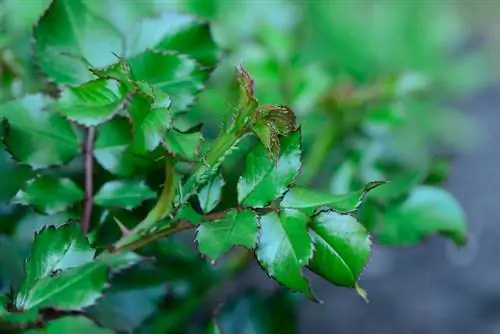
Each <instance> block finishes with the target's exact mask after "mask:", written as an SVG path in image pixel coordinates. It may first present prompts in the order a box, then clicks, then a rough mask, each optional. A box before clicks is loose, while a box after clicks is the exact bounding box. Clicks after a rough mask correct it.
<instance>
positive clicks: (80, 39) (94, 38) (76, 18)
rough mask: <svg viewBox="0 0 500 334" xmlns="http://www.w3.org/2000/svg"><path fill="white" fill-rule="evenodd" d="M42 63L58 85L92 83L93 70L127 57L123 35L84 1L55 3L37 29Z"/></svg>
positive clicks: (55, 1)
mask: <svg viewBox="0 0 500 334" xmlns="http://www.w3.org/2000/svg"><path fill="white" fill-rule="evenodd" d="M33 34H34V38H35V54H36V57H37V61H38V64H39V65H40V67H41V68H42V70H43V71H44V72H45V74H47V75H48V76H49V77H50V78H51V79H52V80H54V81H55V82H56V83H58V84H68V85H78V84H82V83H84V82H87V81H90V80H92V78H93V75H92V74H91V73H90V72H89V70H88V68H89V67H103V66H107V65H110V64H112V63H114V62H115V61H116V56H115V55H114V54H113V53H115V54H118V55H121V54H123V48H124V41H123V38H122V36H121V35H120V33H119V32H118V31H117V30H116V29H115V28H114V27H113V26H112V25H111V24H110V23H109V22H107V21H106V20H104V19H103V18H101V17H98V16H96V15H94V14H92V13H91V12H90V11H89V10H88V8H87V7H86V6H85V5H84V4H83V3H82V1H80V0H53V1H52V3H51V5H50V7H49V9H48V10H47V11H46V12H45V14H44V15H43V16H42V17H41V19H40V21H39V22H38V24H37V25H36V26H35V28H34V30H33Z"/></svg>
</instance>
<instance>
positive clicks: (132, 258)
mask: <svg viewBox="0 0 500 334" xmlns="http://www.w3.org/2000/svg"><path fill="white" fill-rule="evenodd" d="M138 259H139V258H138V257H137V255H135V254H133V253H119V254H107V255H106V256H105V257H102V258H98V259H96V260H94V261H92V262H89V263H87V264H84V265H81V266H79V267H73V268H69V269H66V270H63V271H61V272H59V273H57V272H53V273H52V275H49V276H48V277H45V278H41V279H38V280H37V281H36V283H35V284H34V285H32V286H31V287H29V289H28V290H27V291H26V293H25V294H23V295H21V296H19V295H18V296H17V297H16V300H15V306H16V308H18V309H37V308H42V307H53V308H62V309H68V310H80V309H82V308H84V307H88V306H90V305H92V304H94V303H95V301H96V300H97V299H98V298H100V297H101V296H102V290H103V289H104V288H106V287H107V280H108V276H109V269H110V267H115V268H121V267H126V266H130V265H132V264H134V263H136V262H137V261H138Z"/></svg>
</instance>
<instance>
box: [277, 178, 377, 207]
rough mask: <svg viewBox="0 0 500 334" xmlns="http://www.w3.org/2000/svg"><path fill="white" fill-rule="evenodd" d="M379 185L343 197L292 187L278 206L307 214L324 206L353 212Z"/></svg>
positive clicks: (372, 183)
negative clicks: (304, 211)
mask: <svg viewBox="0 0 500 334" xmlns="http://www.w3.org/2000/svg"><path fill="white" fill-rule="evenodd" d="M381 184H384V182H380V181H374V182H370V183H368V184H367V185H366V186H365V187H364V188H363V189H362V190H359V191H353V192H350V193H347V194H344V195H334V194H329V193H323V192H320V191H316V190H312V189H308V188H303V187H293V188H292V189H290V190H289V191H288V192H287V193H286V194H285V196H284V197H283V200H282V201H281V204H280V206H281V207H283V208H294V209H302V210H306V211H307V212H312V211H313V210H314V209H315V208H317V207H321V206H325V205H326V206H329V207H331V208H333V209H335V210H338V211H353V210H356V209H357V208H359V206H360V205H361V204H362V202H363V200H364V198H365V197H366V195H367V193H368V192H369V191H370V190H372V189H375V188H376V187H378V186H379V185H381Z"/></svg>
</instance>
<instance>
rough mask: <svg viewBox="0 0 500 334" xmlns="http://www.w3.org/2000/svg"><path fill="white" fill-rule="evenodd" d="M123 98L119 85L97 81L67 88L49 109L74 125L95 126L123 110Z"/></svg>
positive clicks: (121, 88)
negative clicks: (74, 123)
mask: <svg viewBox="0 0 500 334" xmlns="http://www.w3.org/2000/svg"><path fill="white" fill-rule="evenodd" d="M125 97H126V94H125V91H124V87H123V86H122V85H121V84H120V83H118V82H117V81H115V80H105V79H98V80H94V81H90V82H87V83H84V84H82V85H80V86H76V87H67V88H66V89H65V90H64V91H63V92H62V93H61V97H60V98H59V99H58V100H57V101H55V102H54V103H53V104H52V105H51V106H50V108H51V109H52V110H53V111H55V112H58V113H59V114H61V115H63V116H64V117H66V118H68V119H69V120H71V121H74V122H76V123H79V124H82V125H84V126H95V125H98V124H101V123H104V122H106V121H108V120H110V119H111V118H112V117H113V116H114V115H116V114H117V113H118V112H119V111H120V110H121V109H122V108H123V106H124V103H125Z"/></svg>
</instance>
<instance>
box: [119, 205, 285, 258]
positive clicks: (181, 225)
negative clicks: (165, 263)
mask: <svg viewBox="0 0 500 334" xmlns="http://www.w3.org/2000/svg"><path fill="white" fill-rule="evenodd" d="M239 209H245V208H243V207H241V208H240V207H237V208H232V209H229V210H224V211H219V212H213V213H209V214H206V215H204V218H205V219H206V220H207V221H213V220H218V219H221V218H222V217H224V215H225V214H226V213H228V212H229V211H231V210H239ZM275 210H276V209H274V208H269V207H265V208H260V209H259V211H261V212H272V211H275ZM202 224H203V223H202ZM197 226H198V225H195V224H192V223H191V222H188V221H179V222H177V223H174V224H172V225H171V226H169V227H167V228H165V229H163V230H160V231H157V232H154V233H151V234H149V235H147V236H145V237H143V238H141V239H139V240H137V241H133V242H130V243H127V244H126V245H124V246H121V247H116V248H114V249H112V250H111V251H112V252H113V253H116V252H120V251H122V250H124V249H127V250H134V249H137V248H140V247H142V246H144V245H146V244H148V243H150V242H152V241H154V240H156V239H159V238H162V237H168V236H170V235H172V234H175V233H177V232H180V231H184V230H190V229H193V228H195V227H197Z"/></svg>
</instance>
